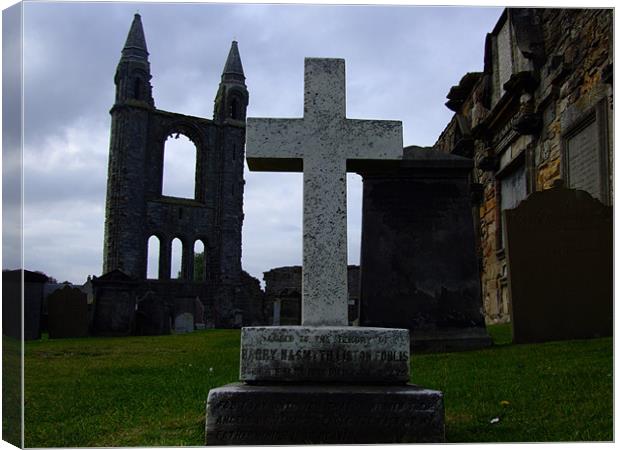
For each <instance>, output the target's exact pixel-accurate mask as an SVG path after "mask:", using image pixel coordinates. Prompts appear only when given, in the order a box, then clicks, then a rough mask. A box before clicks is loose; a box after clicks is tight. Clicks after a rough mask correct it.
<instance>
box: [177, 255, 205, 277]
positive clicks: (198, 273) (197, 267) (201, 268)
mask: <svg viewBox="0 0 620 450" xmlns="http://www.w3.org/2000/svg"><path fill="white" fill-rule="evenodd" d="M204 273H205V253H204V252H200V253H196V254H194V276H193V277H192V280H193V281H205V275H204ZM177 278H179V279H180V278H181V271H179V272H178V273H177Z"/></svg>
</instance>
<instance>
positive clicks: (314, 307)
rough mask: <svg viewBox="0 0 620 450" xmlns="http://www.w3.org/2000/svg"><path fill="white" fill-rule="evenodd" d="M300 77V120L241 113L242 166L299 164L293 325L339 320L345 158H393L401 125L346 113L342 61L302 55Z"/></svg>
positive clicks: (343, 289) (342, 321)
mask: <svg viewBox="0 0 620 450" xmlns="http://www.w3.org/2000/svg"><path fill="white" fill-rule="evenodd" d="M304 79H305V91H304V117H303V119H248V124H247V143H248V145H247V159H248V166H249V167H250V170H269V171H274V170H287V171H298V170H302V169H303V173H304V190H303V192H304V206H303V208H304V209H303V211H304V215H303V269H302V270H303V275H302V313H301V324H302V325H305V326H326V325H331V326H346V325H348V315H347V180H346V172H347V163H348V162H349V161H350V162H351V163H352V164H355V165H356V166H359V164H360V163H366V164H369V163H372V162H373V161H376V160H379V159H389V160H394V159H399V158H400V157H401V155H402V152H403V131H402V125H401V122H396V121H387V120H352V119H347V118H346V116H345V112H346V98H345V70H344V60H342V59H318V58H308V59H306V64H305V73H304Z"/></svg>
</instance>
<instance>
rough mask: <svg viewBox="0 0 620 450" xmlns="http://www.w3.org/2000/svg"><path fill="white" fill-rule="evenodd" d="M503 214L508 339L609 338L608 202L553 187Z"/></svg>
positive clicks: (610, 222)
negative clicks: (509, 299) (509, 327)
mask: <svg viewBox="0 0 620 450" xmlns="http://www.w3.org/2000/svg"><path fill="white" fill-rule="evenodd" d="M505 220H506V240H507V245H506V255H507V258H508V270H509V278H508V279H509V285H510V296H511V320H512V330H513V342H515V343H531V342H543V341H552V340H562V339H585V338H593V337H601V336H612V334H613V280H614V278H613V210H612V208H611V207H610V206H605V205H603V204H602V203H601V202H600V201H598V200H596V199H594V198H592V196H590V194H588V193H587V192H586V191H581V190H573V189H564V188H562V187H556V188H553V189H549V190H546V191H542V192H534V193H533V194H532V195H530V196H529V197H528V198H527V199H526V200H524V201H523V202H521V204H520V205H519V206H518V207H517V208H515V209H512V210H506V211H505Z"/></svg>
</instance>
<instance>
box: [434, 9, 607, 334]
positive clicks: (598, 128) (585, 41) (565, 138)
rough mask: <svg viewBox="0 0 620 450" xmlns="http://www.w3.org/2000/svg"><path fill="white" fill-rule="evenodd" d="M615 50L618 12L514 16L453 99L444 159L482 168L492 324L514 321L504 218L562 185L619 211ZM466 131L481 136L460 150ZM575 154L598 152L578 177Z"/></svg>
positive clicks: (441, 143) (478, 174)
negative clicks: (471, 81)
mask: <svg viewBox="0 0 620 450" xmlns="http://www.w3.org/2000/svg"><path fill="white" fill-rule="evenodd" d="M612 42H613V12H612V10H610V9H606V10H603V9H507V10H505V11H504V13H503V14H502V15H501V17H500V18H499V20H498V23H497V25H496V27H495V29H494V30H493V31H492V32H491V33H489V34H488V35H487V43H486V48H485V60H484V72H483V74H482V76H481V77H480V78H479V80H478V81H477V82H476V84H475V85H474V86H473V87H471V88H470V87H467V89H465V86H464V82H463V81H464V80H461V83H460V84H459V85H458V86H455V87H453V88H452V89H451V91H450V94H448V98H449V99H450V100H449V102H448V103H447V106H448V107H449V108H450V109H452V110H453V111H455V115H454V117H453V118H452V120H451V121H450V123H449V124H448V125H447V126H446V128H445V130H444V131H443V132H442V134H441V135H440V137H439V139H438V140H437V143H436V144H435V146H434V149H436V150H440V151H443V152H450V153H457V154H461V155H462V156H468V157H471V158H473V159H474V161H475V169H474V171H473V172H472V175H471V182H472V191H474V192H479V194H480V195H478V196H477V197H476V198H475V200H476V201H475V203H474V205H473V216H474V221H476V222H477V229H478V243H479V245H478V253H479V259H480V263H481V264H480V268H481V282H482V292H483V301H484V307H485V317H486V320H487V322H489V323H495V322H504V321H507V320H509V304H510V298H509V291H508V270H507V266H506V264H507V263H506V259H505V253H504V242H503V241H504V238H505V237H504V232H503V228H502V227H503V224H502V209H509V208H513V207H515V206H516V205H518V203H519V202H520V201H521V200H523V199H524V198H526V197H527V196H528V195H530V194H531V193H532V192H535V191H540V190H545V189H549V188H551V187H552V186H553V185H554V183H558V182H560V183H564V184H566V185H568V186H569V187H574V188H577V189H583V190H586V191H588V192H590V193H591V194H592V195H593V196H594V197H596V198H599V200H601V201H602V202H603V203H606V204H613V184H612V181H613V170H612V167H613V151H612V150H611V149H612V148H613V132H612V130H613V122H612V117H613V114H612V108H613V97H612V76H613V75H612V73H613V70H612V62H613V49H612ZM511 55H512V56H511ZM462 123H465V125H466V127H465V128H463V126H460V124H462ZM467 127H469V130H467ZM463 131H465V132H467V131H469V132H470V133H471V134H470V137H471V143H470V144H469V146H463V145H459V140H460V141H461V142H462V141H463V140H462V136H461V135H462V134H463ZM577 139H579V140H580V141H577ZM571 145H573V146H576V145H579V146H582V147H583V148H586V147H587V148H588V149H590V147H592V148H591V149H590V150H588V151H589V153H588V156H587V158H586V157H585V156H582V159H581V160H580V161H578V162H577V163H578V164H580V165H581V167H578V168H577V169H579V171H580V173H577V175H575V176H571V173H576V172H577V169H575V168H571V167H569V166H570V165H571V164H577V163H575V162H574V161H569V157H568V154H569V153H568V151H569V150H568V149H569V146H571ZM588 146H589V147H588ZM464 149H465V150H464ZM584 155H585V153H584ZM583 158H586V159H583ZM586 166H587V167H586ZM583 167H586V168H585V169H584V168H583ZM599 178H600V180H599Z"/></svg>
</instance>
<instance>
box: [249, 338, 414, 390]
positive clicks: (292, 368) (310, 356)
mask: <svg viewBox="0 0 620 450" xmlns="http://www.w3.org/2000/svg"><path fill="white" fill-rule="evenodd" d="M241 339H242V345H241V355H240V356H241V364H240V379H241V380H242V381H261V380H283V379H285V380H317V381H324V380H343V381H347V380H348V381H364V380H366V381H373V380H375V381H377V380H381V381H382V382H385V381H386V380H388V381H408V379H409V356H410V355H409V337H408V333H407V332H406V330H400V331H397V330H394V329H390V330H387V329H364V328H363V327H361V328H356V329H337V330H336V329H329V328H325V327H322V328H305V327H288V328H284V327H277V328H276V327H274V328H272V329H270V328H269V327H249V328H244V329H243V332H242V338H241Z"/></svg>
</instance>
